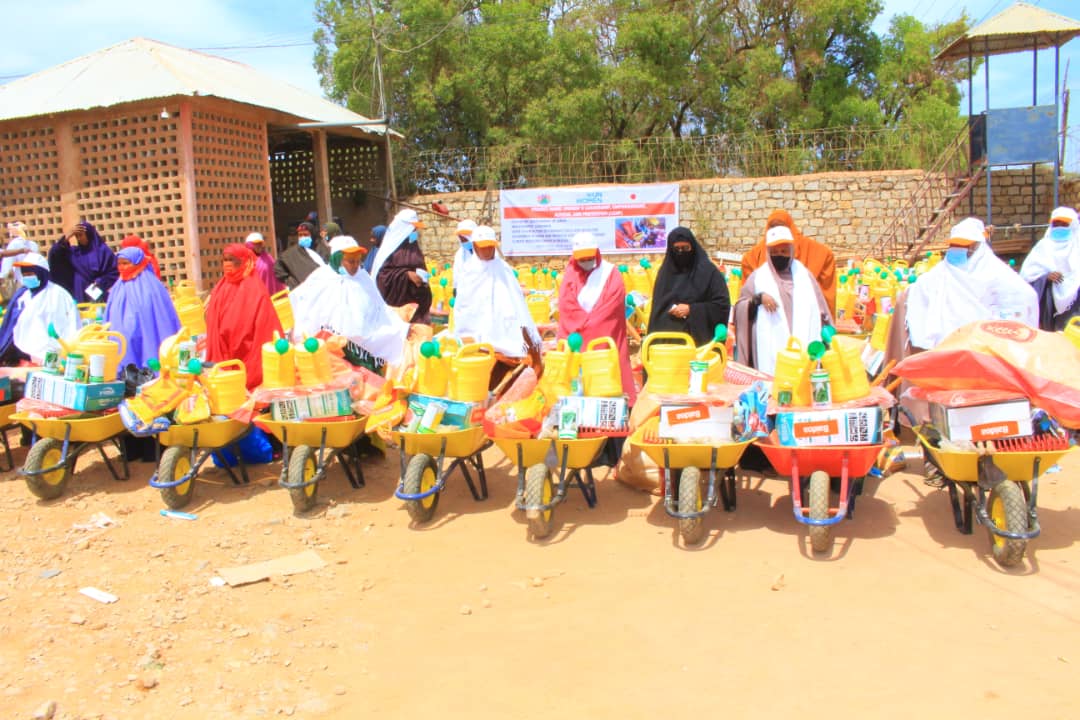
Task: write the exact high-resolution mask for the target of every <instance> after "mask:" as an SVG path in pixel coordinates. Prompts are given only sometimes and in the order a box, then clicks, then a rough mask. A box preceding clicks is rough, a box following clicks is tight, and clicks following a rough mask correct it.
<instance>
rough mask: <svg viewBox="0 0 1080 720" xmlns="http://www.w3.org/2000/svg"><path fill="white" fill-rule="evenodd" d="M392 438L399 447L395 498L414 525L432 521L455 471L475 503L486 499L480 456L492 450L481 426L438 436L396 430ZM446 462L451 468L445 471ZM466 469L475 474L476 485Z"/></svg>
mask: <svg viewBox="0 0 1080 720" xmlns="http://www.w3.org/2000/svg"><path fill="white" fill-rule="evenodd" d="M393 437H394V440H395V442H397V444H398V445H399V446H400V447H401V452H400V454H399V457H400V458H401V478H400V480H399V482H398V486H397V489H395V490H394V497H396V498H398V499H399V500H404V501H405V509H406V510H408V512H409V517H411V518H412V519H413V521H414V522H416V523H418V524H419V523H425V522H427V521H429V520H431V517H432V516H433V515H434V514H435V508H436V507H438V505H439V493H441V492H442V491H443V488H445V487H446V479H447V478H448V477H449V476H450V475H451V474H452V473H453V472H454V471H455V470H460V471H461V474H462V475H463V476H464V477H465V482H466V483H467V484H468V486H469V492H470V493H472V496H473V499H474V500H476V501H477V502H480V501H482V500H486V499H487V496H488V489H487V476H486V475H485V474H484V457H483V452H484V450H486V449H487V448H489V447H491V441H490V440H488V438H487V436H486V435H485V434H484V428H483V426H480V425H477V426H475V427H470V428H465V429H463V430H454V431H451V432H441V433H419V432H405V431H403V430H395V431H393ZM448 458H449V459H450V464H449V465H447V466H446V467H444V466H443V464H444V463H445V461H446V460H447V459H448ZM469 466H472V468H473V470H474V471H475V472H476V476H477V482H476V483H474V482H473V478H472V474H471V473H470V472H469Z"/></svg>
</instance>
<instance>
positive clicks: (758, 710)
mask: <svg viewBox="0 0 1080 720" xmlns="http://www.w3.org/2000/svg"><path fill="white" fill-rule="evenodd" d="M14 435H17V433H13V436H14ZM15 455H16V462H17V463H21V460H22V458H23V456H24V451H23V450H22V449H16V450H15ZM1077 456H1080V453H1077ZM83 462H84V463H85V465H80V470H79V472H78V474H77V476H76V477H75V478H74V479H73V480H72V482H71V484H70V486H69V488H68V492H67V494H66V495H65V497H63V498H61V499H59V500H56V501H52V502H41V501H38V500H37V499H36V498H34V497H33V496H32V495H31V494H30V493H29V491H28V490H27V488H26V485H25V483H24V481H23V480H22V479H21V478H20V477H18V476H17V475H16V474H14V473H5V474H3V475H2V476H0V519H2V522H0V716H2V717H3V718H31V717H34V714H35V712H37V711H39V710H44V709H45V708H44V707H43V706H44V705H46V704H47V703H49V702H55V704H56V713H55V717H57V718H118V719H119V718H209V717H214V718H234V717H236V718H249V717H277V716H282V717H287V716H293V717H300V718H303V717H318V718H360V717H369V716H382V717H393V718H420V717H425V718H476V717H498V718H533V717H537V718H538V717H546V718H554V717H566V718H584V717H593V718H608V717H610V718H620V719H623V718H650V719H653V718H657V717H663V716H664V715H665V714H666V713H667V712H671V711H676V712H679V713H685V714H686V715H689V716H692V717H727V718H751V717H753V718H760V717H790V716H794V715H795V714H796V713H804V714H805V713H810V714H813V715H816V716H823V717H833V718H910V717H951V718H957V717H976V716H978V717H982V718H1015V717H1031V718H1040V719H1042V718H1072V717H1076V714H1077V708H1078V707H1080V686H1078V685H1077V683H1076V678H1077V673H1078V666H1080V542H1078V540H1080V483H1077V482H1076V477H1077V471H1078V469H1080V457H1072V456H1070V457H1068V458H1066V460H1065V461H1064V462H1063V468H1064V469H1063V471H1062V472H1058V473H1054V474H1049V475H1046V476H1045V479H1044V481H1043V482H1042V483H1041V486H1040V493H1039V505H1040V507H1041V509H1040V518H1041V520H1042V524H1043V533H1042V536H1041V537H1039V538H1038V539H1036V540H1034V541H1032V542H1031V543H1030V545H1029V549H1028V554H1027V556H1026V558H1025V562H1024V564H1023V566H1022V567H1020V568H1018V569H1016V570H1015V571H1004V570H1002V569H1000V568H999V567H997V566H996V565H995V564H994V562H993V561H992V560H991V559H990V555H989V551H988V541H987V537H986V533H985V532H984V531H983V530H982V529H981V528H976V531H975V534H974V535H971V536H965V535H961V534H960V533H958V532H957V531H956V529H955V528H954V526H953V523H952V516H951V513H950V510H949V505H948V502H947V496H946V494H945V492H944V491H942V490H935V489H932V488H930V487H927V486H926V485H924V484H923V482H922V480H921V478H920V477H917V476H915V475H913V474H898V475H893V476H891V477H889V478H887V479H885V480H881V481H870V482H868V485H867V488H866V490H867V492H866V494H864V495H863V496H862V497H861V498H860V499H859V501H858V505H857V510H856V513H855V517H854V519H853V520H852V521H849V522H844V523H841V524H840V525H839V526H838V529H837V531H836V543H835V546H834V549H833V552H832V554H830V555H827V556H814V555H813V554H812V553H811V552H810V550H809V544H808V539H807V536H806V532H805V531H804V529H803V527H802V526H801V525H800V524H798V523H797V522H796V521H795V520H794V518H793V517H792V514H791V501H790V496H789V492H788V486H787V483H786V482H784V481H782V480H778V479H775V478H762V477H761V476H758V475H747V476H745V477H742V478H741V479H740V481H739V490H738V508H737V510H736V511H735V512H732V513H724V512H722V511H720V510H717V511H715V512H713V513H711V514H710V515H709V516H707V518H706V523H707V528H708V536H707V539H706V541H705V543H704V544H703V545H702V546H701V547H700V548H698V549H693V550H687V549H684V548H681V547H679V545H678V543H677V540H676V537H675V535H674V533H673V527H674V525H673V522H672V521H671V520H670V519H669V518H668V517H667V516H666V514H665V513H664V510H663V508H662V506H661V505H659V504H658V503H657V500H656V498H654V497H652V496H650V495H647V494H643V493H641V492H638V491H636V490H632V489H629V488H627V487H624V486H622V485H621V484H619V483H617V482H615V481H614V479H613V478H612V477H610V476H607V477H605V478H604V479H602V480H601V481H600V483H599V505H598V506H597V508H596V509H593V510H590V509H588V507H587V506H586V504H585V502H584V501H583V499H582V497H581V495H580V494H579V493H577V491H576V490H575V491H574V494H572V495H570V496H569V501H568V502H567V503H566V504H565V505H563V506H562V507H560V508H559V510H558V512H557V514H556V520H557V524H558V527H557V529H556V532H555V534H554V535H553V537H552V538H551V539H549V540H547V541H543V542H533V541H530V540H529V539H527V537H526V527H525V519H524V517H523V515H522V513H520V512H517V511H515V510H514V509H513V493H514V480H513V479H512V478H513V477H516V476H514V475H511V474H510V473H511V471H512V468H511V467H510V465H509V464H508V462H507V461H506V460H505V459H504V458H503V457H502V456H501V454H500V453H499V451H498V450H497V449H491V450H489V451H488V452H487V454H486V462H487V463H488V464H489V469H490V474H489V485H490V490H491V497H490V498H489V499H488V500H487V501H485V502H479V503H478V502H475V501H474V500H473V499H472V498H471V496H470V495H469V494H468V490H467V488H466V486H465V484H464V482H462V481H461V480H460V478H454V479H452V480H451V483H450V486H449V487H448V489H447V491H446V492H445V493H444V495H443V497H442V500H441V502H440V505H439V508H438V511H437V514H436V517H435V520H434V521H433V522H432V523H431V524H430V525H428V526H424V527H413V526H411V525H410V522H409V518H408V515H407V513H406V512H405V510H404V509H403V505H402V503H401V502H400V501H398V500H396V499H394V497H393V489H394V484H395V483H396V481H397V478H398V472H399V470H398V460H397V453H396V451H391V452H390V454H389V456H388V457H387V458H386V459H383V460H374V461H371V462H368V463H367V464H366V465H365V473H366V477H367V486H366V487H365V488H364V489H361V490H353V489H351V488H350V487H349V485H348V483H347V482H346V481H345V478H344V476H343V474H342V473H341V471H340V469H338V468H336V467H334V468H332V469H331V474H330V478H329V480H328V481H326V482H325V483H323V485H322V486H321V487H320V489H319V495H320V498H321V504H320V505H319V506H318V507H317V508H316V510H315V511H313V512H312V513H311V514H309V515H307V516H304V517H295V516H294V515H293V513H292V507H291V504H290V502H289V498H288V495H287V493H286V491H284V490H282V489H280V488H278V487H277V486H276V479H277V472H278V466H277V465H276V464H275V465H271V466H264V467H262V468H260V469H258V470H257V471H256V472H255V474H254V481H253V483H252V485H251V486H250V487H248V488H242V489H237V488H233V487H231V486H230V485H229V484H228V481H227V478H226V476H225V475H224V474H223V473H222V472H221V471H217V470H211V471H210V472H207V473H206V474H205V476H204V477H205V481H204V482H200V483H199V485H198V487H197V488H196V497H195V500H194V502H193V504H192V506H190V507H189V508H188V510H189V511H191V512H194V513H196V514H197V515H198V519H197V520H195V521H193V522H191V521H184V520H175V519H169V518H165V517H162V516H160V515H159V514H158V510H159V509H160V508H162V507H163V505H162V503H161V499H160V496H159V494H158V492H157V491H156V490H154V489H152V488H150V487H149V486H148V485H147V483H146V481H147V478H148V477H149V475H150V473H151V471H152V466H151V465H148V464H141V463H140V464H136V465H133V466H132V470H133V476H132V479H131V480H130V481H128V482H123V483H121V482H116V481H114V480H113V479H111V477H109V476H108V474H107V473H106V472H105V470H104V467H103V465H101V464H100V462H98V463H96V464H95V463H93V462H92V461H91V460H90V459H86V460H84V461H83ZM96 513H104V514H105V515H106V516H108V517H109V518H111V519H113V520H114V521H115V523H116V524H115V525H114V526H111V527H107V528H104V529H93V530H80V529H76V528H75V527H74V526H76V525H79V524H87V523H89V522H90V520H91V517H92V516H94V515H95V514H96ZM305 550H313V551H315V552H316V553H317V554H318V555H319V556H320V557H321V558H322V559H323V560H325V561H326V563H327V565H326V567H325V568H323V569H320V570H315V571H311V572H306V573H303V574H297V575H292V576H290V577H284V578H282V577H276V578H273V579H271V580H270V581H267V582H260V583H255V584H251V585H247V586H243V587H235V588H234V587H214V586H212V585H211V582H210V581H211V578H214V577H215V576H216V575H217V571H216V569H217V568H220V567H229V566H235V565H241V564H245V563H249V562H256V561H262V560H269V559H273V558H277V557H280V556H286V555H292V554H294V553H298V552H302V551H305ZM54 571H59V573H58V574H57V573H55V572H54ZM49 575H52V576H51V577H48V576H49ZM86 586H94V587H97V588H100V589H102V590H105V591H107V592H110V593H113V594H115V595H117V596H118V597H119V601H118V602H116V603H114V604H101V603H98V602H96V601H95V600H92V599H90V598H88V597H85V596H83V595H81V594H79V592H78V590H79V589H80V588H83V587H86Z"/></svg>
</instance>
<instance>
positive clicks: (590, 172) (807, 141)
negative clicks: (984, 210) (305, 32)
mask: <svg viewBox="0 0 1080 720" xmlns="http://www.w3.org/2000/svg"><path fill="white" fill-rule="evenodd" d="M958 123H959V124H962V123H963V120H962V119H958ZM954 134H955V132H954V131H953V130H946V131H943V129H942V128H934V129H927V128H919V127H910V128H903V129H863V128H857V127H856V128H851V127H846V128H829V129H824V130H812V131H805V132H785V131H779V132H768V133H765V132H755V133H744V134H730V135H706V136H697V137H685V138H660V137H650V138H639V139H634V140H619V141H607V142H594V143H582V144H578V145H547V146H541V145H528V144H524V143H520V144H514V145H503V146H495V147H468V148H449V149H443V150H431V151H424V152H420V153H416V154H413V155H408V154H406V155H404V156H399V162H400V165H399V172H400V177H401V178H402V179H403V180H404V182H405V183H407V185H408V187H406V188H404V191H405V192H407V193H410V194H411V193H436V192H461V191H468V190H483V189H486V188H488V187H491V188H495V189H509V188H525V187H550V186H559V185H577V184H588V183H641V182H662V181H672V180H682V179H686V178H711V177H775V176H779V175H802V174H807V173H821V172H853V171H871V170H886V169H903V168H920V167H929V166H930V165H931V164H932V163H933V161H934V160H935V159H936V158H937V157H938V155H940V153H941V152H942V150H943V149H944V148H945V147H946V146H947V145H948V144H949V141H950V140H951V139H952V138H953V136H954Z"/></svg>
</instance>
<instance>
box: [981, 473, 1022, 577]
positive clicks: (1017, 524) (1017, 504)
mask: <svg viewBox="0 0 1080 720" xmlns="http://www.w3.org/2000/svg"><path fill="white" fill-rule="evenodd" d="M986 510H987V513H988V514H989V515H990V522H992V523H994V525H995V526H997V527H998V528H1000V529H1002V530H1008V531H1009V532H1015V533H1022V532H1027V530H1028V508H1027V500H1026V499H1025V498H1024V491H1023V489H1022V488H1021V487H1020V485H1019V483H1015V482H1013V481H1012V480H1002V481H1001V482H999V483H998V484H997V485H995V486H994V489H993V490H991V491H990V497H988V498H987V500H986ZM987 532H988V533H989V535H990V549H991V551H992V552H993V555H994V560H996V561H997V563H998V565H1000V566H1001V567H1013V566H1015V565H1019V564H1020V561H1021V560H1023V559H1024V553H1025V552H1026V550H1027V540H1013V539H1011V538H1003V537H998V536H997V535H995V534H994V533H992V532H990V531H989V529H988V530H987Z"/></svg>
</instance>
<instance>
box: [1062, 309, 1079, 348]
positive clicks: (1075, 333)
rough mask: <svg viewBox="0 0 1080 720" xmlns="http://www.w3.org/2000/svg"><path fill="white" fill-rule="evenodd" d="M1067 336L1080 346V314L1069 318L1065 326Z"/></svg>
mask: <svg viewBox="0 0 1080 720" xmlns="http://www.w3.org/2000/svg"><path fill="white" fill-rule="evenodd" d="M1065 337H1067V338H1069V339H1070V340H1072V344H1073V345H1075V346H1076V347H1078V348H1080V315H1078V316H1076V317H1074V318H1073V319H1071V320H1069V324H1068V325H1066V326H1065Z"/></svg>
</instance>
